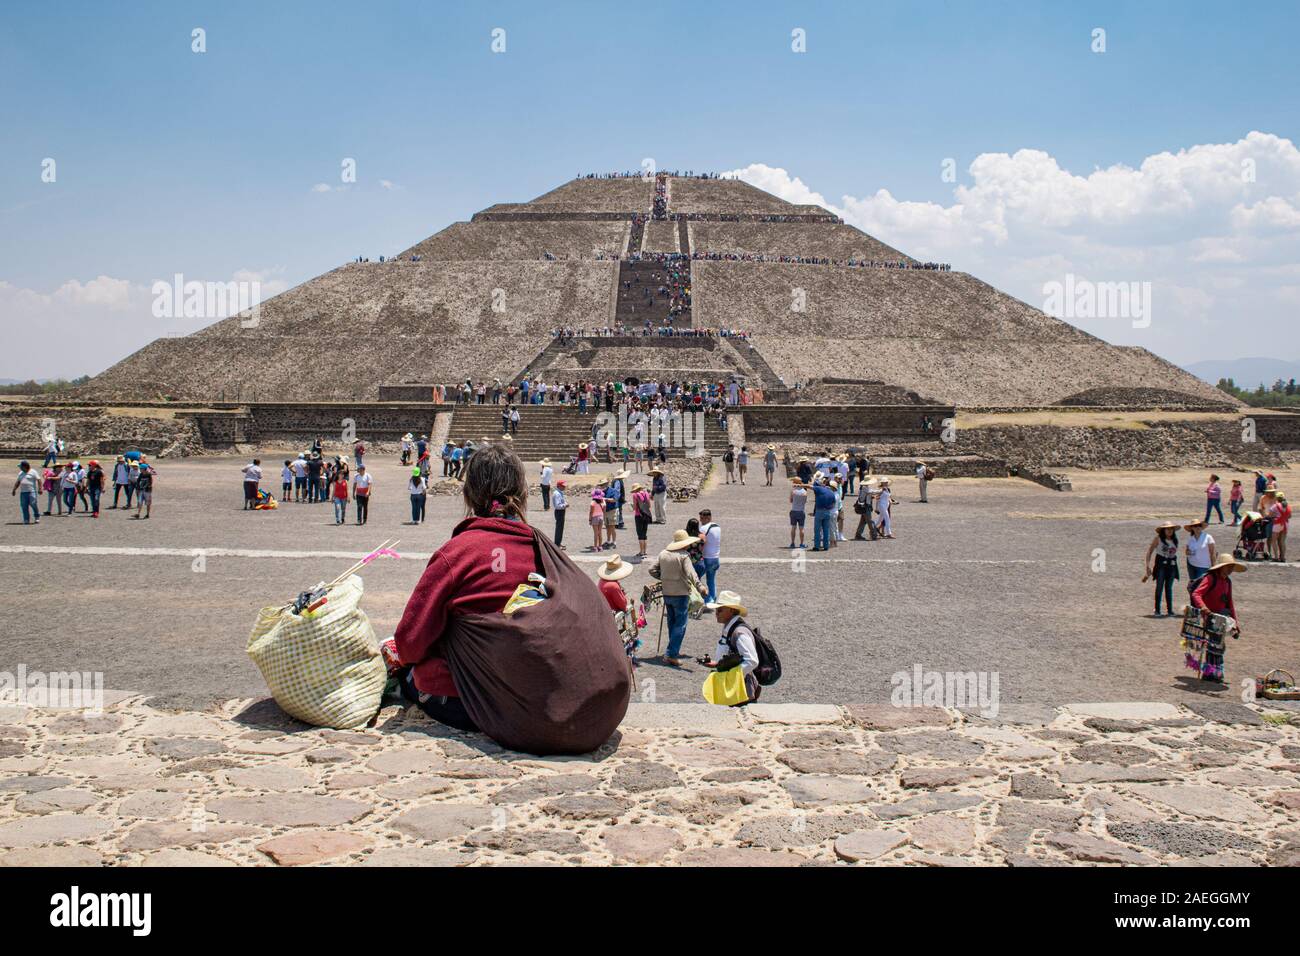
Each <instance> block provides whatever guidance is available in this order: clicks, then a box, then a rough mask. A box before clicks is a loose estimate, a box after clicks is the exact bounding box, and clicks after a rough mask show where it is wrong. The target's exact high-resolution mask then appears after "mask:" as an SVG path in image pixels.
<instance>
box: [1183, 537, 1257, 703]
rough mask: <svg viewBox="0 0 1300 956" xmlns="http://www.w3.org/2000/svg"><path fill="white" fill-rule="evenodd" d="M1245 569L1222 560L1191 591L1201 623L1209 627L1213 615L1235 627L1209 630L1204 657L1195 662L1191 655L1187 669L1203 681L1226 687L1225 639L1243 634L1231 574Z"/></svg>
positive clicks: (1231, 560) (1236, 563) (1215, 563)
mask: <svg viewBox="0 0 1300 956" xmlns="http://www.w3.org/2000/svg"><path fill="white" fill-rule="evenodd" d="M1245 570H1246V566H1245V565H1244V564H1241V563H1239V562H1237V561H1234V560H1233V559H1232V558H1229V557H1222V558H1219V559H1218V560H1217V561H1215V562H1214V564H1213V565H1212V566H1211V567H1210V570H1209V573H1207V574H1206V575H1205V576H1204V577H1202V578H1201V580H1200V581H1198V582H1197V584H1196V587H1195V588H1194V589H1193V590H1192V605H1193V606H1194V607H1197V608H1200V611H1201V619H1202V621H1204V623H1206V624H1207V625H1208V624H1209V623H1210V616H1211V615H1213V614H1220V615H1225V616H1227V617H1230V618H1232V626H1231V627H1230V628H1229V629H1228V630H1227V631H1224V630H1215V629H1210V628H1207V641H1206V645H1205V653H1204V656H1203V657H1202V658H1201V659H1200V660H1199V661H1196V662H1194V658H1193V656H1192V655H1188V659H1187V665H1188V666H1189V667H1193V668H1194V669H1196V670H1199V671H1200V674H1201V679H1202V680H1212V681H1218V682H1219V683H1221V684H1222V683H1225V682H1226V678H1225V675H1224V657H1225V655H1226V653H1227V647H1226V644H1225V639H1226V638H1227V635H1228V633H1231V634H1232V636H1233V637H1234V638H1235V637H1237V636H1239V635H1240V634H1241V625H1240V623H1239V621H1238V620H1237V607H1236V605H1235V604H1234V603H1233V601H1232V578H1231V575H1232V572H1234V571H1245Z"/></svg>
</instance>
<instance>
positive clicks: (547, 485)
mask: <svg viewBox="0 0 1300 956" xmlns="http://www.w3.org/2000/svg"><path fill="white" fill-rule="evenodd" d="M554 477H555V470H554V469H553V468H552V467H551V459H549V458H543V459H542V475H541V486H542V510H543V511H549V510H550V508H551V480H552V479H553V478H554Z"/></svg>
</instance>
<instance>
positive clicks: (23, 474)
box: [11, 460, 41, 524]
mask: <svg viewBox="0 0 1300 956" xmlns="http://www.w3.org/2000/svg"><path fill="white" fill-rule="evenodd" d="M40 494H41V476H40V475H38V474H36V469H35V468H33V467H32V466H31V464H30V463H29V462H27V461H25V460H24V461H20V462H19V463H18V480H17V481H15V482H14V489H13V491H12V492H11V495H18V506H19V508H20V509H21V510H22V513H23V524H33V523H34V524H40V523H41V506H40V503H39V501H40Z"/></svg>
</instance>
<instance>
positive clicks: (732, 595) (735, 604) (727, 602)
mask: <svg viewBox="0 0 1300 956" xmlns="http://www.w3.org/2000/svg"><path fill="white" fill-rule="evenodd" d="M720 607H729V608H731V609H732V610H733V611H735V612H736V613H737V614H739V615H740V616H741V617H744V616H745V615H746V614H748V613H749V608H747V607H745V605H744V604H742V603H741V601H740V595H739V594H737V593H736V592H735V591H720V592H719V593H718V599H717V600H716V601H710V602H709V603H708V604H706V605H704V608H705V610H708V611H716V610H717V609H718V608H720Z"/></svg>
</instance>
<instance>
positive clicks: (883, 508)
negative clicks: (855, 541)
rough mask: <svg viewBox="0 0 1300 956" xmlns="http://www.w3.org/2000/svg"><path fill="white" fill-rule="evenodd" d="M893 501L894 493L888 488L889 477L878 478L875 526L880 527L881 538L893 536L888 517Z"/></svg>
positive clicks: (890, 516) (892, 528) (889, 516)
mask: <svg viewBox="0 0 1300 956" xmlns="http://www.w3.org/2000/svg"><path fill="white" fill-rule="evenodd" d="M893 503H894V494H893V492H892V491H890V490H889V479H888V478H881V479H880V497H879V498H877V499H876V527H878V528H879V529H880V536H881V537H882V538H892V537H893V536H894V526H893V524H892V523H891V521H890V519H891V518H892V515H891V514H890V511H891V510H892V507H893Z"/></svg>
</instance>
